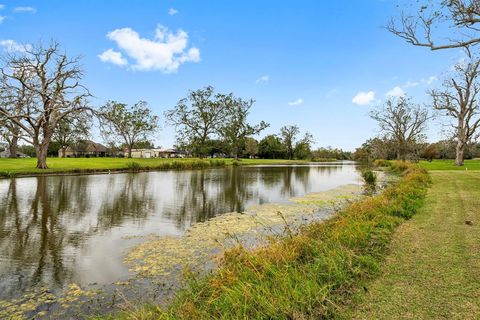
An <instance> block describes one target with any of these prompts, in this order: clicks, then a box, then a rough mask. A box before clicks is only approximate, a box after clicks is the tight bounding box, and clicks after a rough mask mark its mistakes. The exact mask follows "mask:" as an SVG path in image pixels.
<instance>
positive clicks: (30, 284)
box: [0, 163, 359, 300]
mask: <svg viewBox="0 0 480 320" xmlns="http://www.w3.org/2000/svg"><path fill="white" fill-rule="evenodd" d="M352 183H359V174H358V172H357V169H356V167H355V166H354V165H352V163H332V164H317V165H313V164H312V165H300V166H298V165H297V166H245V167H227V168H218V169H207V170H189V171H160V172H145V173H136V174H132V173H125V174H110V175H81V176H68V175H64V176H42V177H32V178H17V179H4V180H0V300H2V299H5V300H7V299H14V298H18V297H21V296H22V295H23V294H25V292H27V291H28V290H31V289H32V288H36V287H47V288H49V290H52V291H55V290H57V291H58V290H62V289H64V288H65V287H66V286H67V285H68V284H70V283H76V284H79V285H91V284H95V285H108V284H111V283H113V282H116V281H120V280H121V279H125V278H128V277H129V276H130V274H129V271H128V268H127V267H126V266H125V265H124V263H123V262H122V260H123V257H124V256H125V254H126V253H127V252H128V250H129V248H131V247H132V246H134V245H136V244H138V243H139V242H141V241H142V240H141V238H138V237H137V236H142V235H148V234H155V235H181V234H182V233H184V232H185V230H186V229H187V228H188V227H189V226H191V225H193V224H195V223H197V222H202V221H205V220H208V219H209V218H212V217H215V216H218V215H221V214H223V213H227V212H243V211H244V210H245V209H246V208H247V207H249V206H252V205H256V204H263V203H279V202H286V201H288V199H289V198H291V197H295V196H301V195H305V194H308V193H311V192H320V191H325V190H328V189H332V188H336V187H338V186H342V185H346V184H352Z"/></svg>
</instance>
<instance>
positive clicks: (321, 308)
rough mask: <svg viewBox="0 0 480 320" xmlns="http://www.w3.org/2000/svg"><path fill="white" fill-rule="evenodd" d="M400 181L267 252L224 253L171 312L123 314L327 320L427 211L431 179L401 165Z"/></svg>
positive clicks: (274, 244)
mask: <svg viewBox="0 0 480 320" xmlns="http://www.w3.org/2000/svg"><path fill="white" fill-rule="evenodd" d="M401 166H404V167H405V170H404V171H403V173H402V179H400V181H399V182H398V183H396V184H395V185H392V186H390V187H388V188H387V189H386V191H385V192H383V193H382V194H379V195H376V196H372V197H367V198H364V199H363V200H361V201H359V202H355V203H352V204H351V205H349V206H348V207H346V208H345V209H344V210H342V211H341V212H339V213H338V214H337V215H336V216H335V217H333V218H331V219H330V220H328V221H326V222H321V223H312V224H310V225H307V226H305V227H303V228H301V229H300V230H299V231H298V232H296V233H294V234H288V235H287V236H285V237H281V238H276V239H275V240H274V241H272V242H271V243H270V244H269V245H266V246H264V247H260V248H257V249H253V250H249V249H246V248H244V247H242V246H237V247H235V248H232V249H229V250H227V251H226V252H224V254H223V256H222V259H221V265H220V267H219V268H218V270H216V271H215V272H214V273H212V274H210V275H208V276H207V277H203V278H196V277H192V278H191V279H190V281H189V284H188V286H187V287H186V288H185V289H184V290H182V291H181V292H180V293H179V294H178V295H177V297H176V298H175V300H174V301H173V303H172V304H171V305H170V306H169V307H168V308H166V309H160V308H157V307H148V308H145V309H141V311H140V309H139V311H137V312H136V311H131V312H130V313H125V314H121V315H118V316H117V317H119V318H122V317H123V318H135V319H311V318H313V319H323V318H332V317H335V316H336V315H337V311H338V310H339V309H340V308H339V307H340V306H342V305H343V304H345V303H346V302H347V301H348V300H349V298H350V297H351V295H352V293H354V292H355V291H356V290H357V289H359V288H362V284H363V283H364V282H365V281H366V280H367V279H369V278H371V277H372V276H374V275H376V274H378V270H379V265H380V263H381V262H382V261H383V257H384V255H385V253H386V249H387V245H388V244H389V242H390V239H391V237H392V234H393V232H394V230H395V227H396V226H398V225H399V224H400V223H401V222H402V221H404V220H405V219H407V218H409V217H410V216H412V215H413V214H414V213H415V212H416V211H417V210H418V209H419V208H420V206H421V205H422V203H423V199H424V197H425V193H426V188H427V186H428V184H429V177H428V175H427V173H426V171H424V170H423V169H420V168H419V167H417V166H414V165H412V164H405V165H404V164H402V165H401Z"/></svg>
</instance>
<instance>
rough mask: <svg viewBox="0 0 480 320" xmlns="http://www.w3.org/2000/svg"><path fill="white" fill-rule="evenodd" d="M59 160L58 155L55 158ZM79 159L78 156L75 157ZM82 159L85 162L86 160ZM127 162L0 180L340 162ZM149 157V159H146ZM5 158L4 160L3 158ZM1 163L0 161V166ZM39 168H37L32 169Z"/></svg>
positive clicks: (7, 173) (3, 173)
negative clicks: (116, 165) (117, 164)
mask: <svg viewBox="0 0 480 320" xmlns="http://www.w3.org/2000/svg"><path fill="white" fill-rule="evenodd" d="M55 159H59V158H55ZM76 159H79V158H76ZM81 159H82V160H84V159H86V160H91V159H98V158H81ZM101 159H102V160H103V159H116V158H101ZM86 160H84V161H85V162H87V161H86ZM128 160H129V161H122V162H124V163H125V165H127V166H132V163H135V164H138V165H133V167H134V168H132V167H120V168H115V167H110V168H108V167H107V168H88V167H87V168H71V169H59V170H57V169H56V168H55V167H54V168H49V169H45V170H46V171H25V172H22V171H15V170H5V169H3V168H0V180H1V179H13V178H31V177H44V176H81V175H101V174H117V173H139V172H156V171H167V170H192V169H208V168H221V167H230V166H294V165H314V164H324V165H329V164H330V165H334V164H335V165H338V164H342V163H343V162H342V161H341V160H336V161H331V159H328V160H329V161H317V162H310V161H307V160H276V159H242V160H235V159H223V158H221V159H215V158H213V159H212V158H208V159H200V158H186V159H163V160H161V161H158V162H157V163H153V164H150V165H149V163H148V162H151V161H148V162H147V161H145V160H146V159H142V158H139V159H136V158H133V159H128ZM148 160H150V159H148ZM3 161H5V160H3ZM7 161H8V160H7ZM1 164H2V162H0V165H1ZM32 170H40V169H32Z"/></svg>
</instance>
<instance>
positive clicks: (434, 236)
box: [344, 171, 480, 319]
mask: <svg viewBox="0 0 480 320" xmlns="http://www.w3.org/2000/svg"><path fill="white" fill-rule="evenodd" d="M431 176H432V179H433V186H432V188H431V189H430V190H429V192H428V195H427V198H426V204H425V206H424V207H423V208H422V209H421V210H420V211H419V213H418V214H417V215H415V217H414V218H413V219H412V220H410V221H408V222H407V223H405V224H403V225H402V226H400V228H399V229H398V231H397V232H396V234H395V236H394V238H393V241H392V244H391V247H390V251H391V254H390V255H389V256H388V258H387V259H386V263H385V265H384V266H383V267H382V268H381V272H382V276H381V277H378V278H377V279H376V280H375V281H373V282H372V283H370V284H369V285H368V286H367V287H368V292H366V293H362V294H361V295H358V296H357V297H356V299H355V300H356V303H354V304H352V308H351V309H349V310H346V311H345V313H344V318H350V319H351V318H353V319H386V318H389V319H479V318H480V280H479V279H480V212H479V208H480V196H479V195H480V172H478V171H475V172H472V171H463V172H459V171H434V172H431ZM469 221H471V223H470V222H469Z"/></svg>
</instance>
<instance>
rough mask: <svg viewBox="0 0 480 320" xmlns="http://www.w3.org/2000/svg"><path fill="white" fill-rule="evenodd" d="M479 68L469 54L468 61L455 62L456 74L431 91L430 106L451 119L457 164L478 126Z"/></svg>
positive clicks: (479, 107)
mask: <svg viewBox="0 0 480 320" xmlns="http://www.w3.org/2000/svg"><path fill="white" fill-rule="evenodd" d="M479 71H480V59H478V58H472V57H471V56H470V60H469V61H468V62H462V63H458V64H456V65H455V74H454V76H453V77H452V78H451V79H448V80H446V81H445V82H444V84H443V89H441V90H432V91H431V92H430V95H431V96H432V99H433V107H434V108H435V109H436V110H439V111H440V112H441V113H442V114H443V115H445V116H446V117H448V118H450V119H451V120H453V123H452V127H453V129H454V130H453V131H454V137H455V140H456V155H455V165H457V166H462V165H463V162H464V158H465V147H466V146H467V144H468V143H469V142H471V140H472V138H474V137H475V134H476V133H477V132H478V130H479V128H480V106H479V101H478V99H479V93H480V83H479V81H478V75H479Z"/></svg>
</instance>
